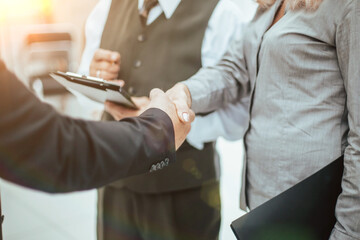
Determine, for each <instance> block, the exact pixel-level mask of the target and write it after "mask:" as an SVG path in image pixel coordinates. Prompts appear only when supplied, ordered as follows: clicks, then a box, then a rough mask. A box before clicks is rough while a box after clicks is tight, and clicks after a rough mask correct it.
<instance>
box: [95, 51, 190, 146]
mask: <svg viewBox="0 0 360 240" xmlns="http://www.w3.org/2000/svg"><path fill="white" fill-rule="evenodd" d="M120 66H121V56H120V54H119V53H117V52H113V51H109V50H105V49H98V50H97V51H96V52H95V54H94V57H93V59H92V61H91V64H90V69H89V70H90V75H92V76H95V77H99V78H103V79H105V80H108V81H113V82H115V83H117V84H119V85H120V86H124V82H123V81H122V80H114V79H116V78H117V77H118V73H119V72H120ZM133 101H134V103H135V104H136V105H137V106H138V107H139V109H138V110H133V109H129V108H126V107H123V106H120V105H117V104H115V103H112V102H106V103H105V110H106V111H107V112H108V113H109V114H111V115H112V116H113V117H114V118H115V120H118V121H119V120H121V119H123V118H126V117H136V116H139V115H140V114H141V113H143V112H144V111H145V110H147V109H149V108H158V109H161V110H162V111H164V112H165V113H167V115H168V116H169V117H170V118H171V121H172V123H173V127H174V132H175V146H176V149H178V148H179V147H180V146H181V144H182V143H183V142H184V141H185V139H186V136H187V134H188V133H189V132H190V128H191V122H192V121H194V119H195V114H194V112H193V111H192V110H191V109H190V107H191V96H190V92H189V90H188V88H187V87H186V85H185V84H181V83H179V84H176V85H175V86H174V87H173V88H171V89H170V90H168V91H167V92H166V93H164V92H163V91H162V90H160V89H153V90H152V91H151V92H150V97H149V98H148V97H134V98H133Z"/></svg>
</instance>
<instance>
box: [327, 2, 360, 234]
mask: <svg viewBox="0 0 360 240" xmlns="http://www.w3.org/2000/svg"><path fill="white" fill-rule="evenodd" d="M349 2H350V1H348V2H347V4H348V5H349V6H347V7H346V8H345V9H346V10H345V12H344V14H343V16H344V17H343V18H342V22H341V23H340V24H339V26H338V29H337V35H336V46H337V55H338V61H339V65H340V69H341V74H342V76H343V78H344V85H345V89H346V93H347V110H348V115H347V116H348V123H349V133H348V137H347V140H348V145H347V147H346V149H345V155H344V175H343V180H342V193H341V195H340V196H339V198H338V202H337V206H336V217H337V224H336V226H335V228H334V231H333V233H332V235H331V238H330V239H345V240H346V239H359V236H360V98H359V93H360V62H359V60H360V2H359V1H351V4H349Z"/></svg>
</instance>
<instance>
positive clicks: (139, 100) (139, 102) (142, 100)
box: [131, 97, 150, 106]
mask: <svg viewBox="0 0 360 240" xmlns="http://www.w3.org/2000/svg"><path fill="white" fill-rule="evenodd" d="M131 100H133V102H134V103H135V104H136V106H145V105H148V104H149V103H150V99H149V98H148V97H133V98H131Z"/></svg>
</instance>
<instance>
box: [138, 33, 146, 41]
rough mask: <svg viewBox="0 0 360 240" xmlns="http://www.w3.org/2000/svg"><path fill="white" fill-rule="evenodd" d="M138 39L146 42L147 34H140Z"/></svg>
mask: <svg viewBox="0 0 360 240" xmlns="http://www.w3.org/2000/svg"><path fill="white" fill-rule="evenodd" d="M137 39H138V41H139V42H144V41H145V35H144V34H139V35H138V38H137Z"/></svg>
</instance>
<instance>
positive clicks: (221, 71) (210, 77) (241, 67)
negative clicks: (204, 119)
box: [183, 39, 250, 113]
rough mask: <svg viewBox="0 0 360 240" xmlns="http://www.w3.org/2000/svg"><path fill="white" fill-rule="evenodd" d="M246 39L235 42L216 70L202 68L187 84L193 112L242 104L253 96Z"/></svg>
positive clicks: (203, 111)
mask: <svg viewBox="0 0 360 240" xmlns="http://www.w3.org/2000/svg"><path fill="white" fill-rule="evenodd" d="M242 48H243V46H242V39H240V40H239V41H234V42H233V43H232V44H231V47H230V48H229V49H228V51H227V53H226V54H225V55H224V56H223V58H222V60H221V61H220V62H219V63H218V64H217V65H216V66H214V67H208V68H203V69H201V70H200V71H199V72H198V73H197V74H195V75H194V76H193V77H191V78H190V79H188V80H187V81H184V82H183V83H184V84H185V85H186V86H187V87H188V89H189V92H190V95H191V102H192V106H191V107H192V109H193V110H194V111H195V112H197V113H206V112H210V111H214V110H217V109H219V108H221V107H223V106H226V105H227V104H229V103H233V102H236V101H240V100H241V99H242V98H244V97H247V96H248V95H249V93H250V84H249V78H248V73H247V68H246V64H245V60H244V58H245V56H244V52H243V49H242Z"/></svg>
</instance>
